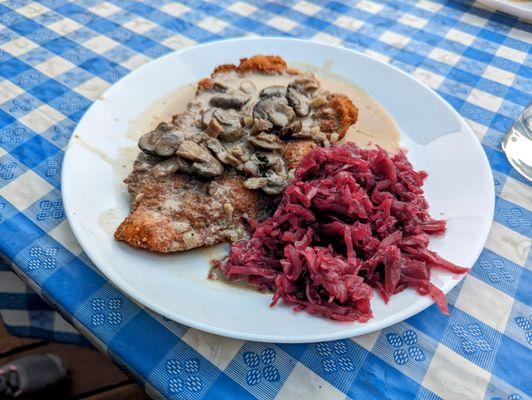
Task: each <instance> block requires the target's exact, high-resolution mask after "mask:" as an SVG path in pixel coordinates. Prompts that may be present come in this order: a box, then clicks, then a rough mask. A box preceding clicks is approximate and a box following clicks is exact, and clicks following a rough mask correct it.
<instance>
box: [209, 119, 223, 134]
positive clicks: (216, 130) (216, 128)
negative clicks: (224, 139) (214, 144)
mask: <svg viewBox="0 0 532 400" xmlns="http://www.w3.org/2000/svg"><path fill="white" fill-rule="evenodd" d="M223 131H224V127H223V126H222V125H221V124H220V123H219V122H218V120H217V119H216V118H211V122H209V125H207V129H205V133H206V134H207V135H209V136H210V137H213V138H217V137H218V136H220V134H221V133H222V132H223Z"/></svg>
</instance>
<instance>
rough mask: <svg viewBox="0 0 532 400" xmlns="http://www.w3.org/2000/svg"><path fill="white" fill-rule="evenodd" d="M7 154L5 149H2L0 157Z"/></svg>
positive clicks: (0, 149)
mask: <svg viewBox="0 0 532 400" xmlns="http://www.w3.org/2000/svg"><path fill="white" fill-rule="evenodd" d="M6 154H7V151H5V150H4V149H3V148H1V147H0V157H2V156H5V155H6Z"/></svg>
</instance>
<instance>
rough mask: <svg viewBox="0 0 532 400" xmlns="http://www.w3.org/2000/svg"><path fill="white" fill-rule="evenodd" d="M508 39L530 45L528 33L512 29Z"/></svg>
mask: <svg viewBox="0 0 532 400" xmlns="http://www.w3.org/2000/svg"><path fill="white" fill-rule="evenodd" d="M508 37H511V38H513V39H517V40H520V41H521V42H524V43H528V44H530V33H529V32H526V31H524V30H523V29H519V28H512V29H510V31H509V32H508Z"/></svg>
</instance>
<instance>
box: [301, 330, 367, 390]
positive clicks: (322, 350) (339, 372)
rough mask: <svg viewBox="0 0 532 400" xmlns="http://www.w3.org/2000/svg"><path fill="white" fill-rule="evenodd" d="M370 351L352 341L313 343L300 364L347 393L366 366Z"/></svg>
mask: <svg viewBox="0 0 532 400" xmlns="http://www.w3.org/2000/svg"><path fill="white" fill-rule="evenodd" d="M368 354H369V353H368V351H367V350H366V349H364V348H363V347H362V346H360V345H358V344H357V343H355V342H353V341H352V340H351V339H343V340H335V341H333V342H323V343H312V344H309V345H308V349H307V351H306V352H305V353H304V354H303V355H302V356H301V357H300V362H301V363H303V364H304V365H305V366H306V367H307V368H309V369H310V370H312V371H313V372H315V373H316V374H317V375H319V376H321V377H322V378H323V379H325V380H326V381H327V382H329V383H331V384H332V385H333V386H335V387H336V388H338V389H339V390H341V391H343V392H345V391H346V390H347V389H348V388H349V386H350V384H351V382H352V381H353V379H355V376H356V374H357V373H358V370H359V369H360V368H361V366H362V365H363V364H364V360H365V359H366V357H367V356H368Z"/></svg>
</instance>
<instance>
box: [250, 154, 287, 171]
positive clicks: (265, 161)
mask: <svg viewBox="0 0 532 400" xmlns="http://www.w3.org/2000/svg"><path fill="white" fill-rule="evenodd" d="M250 160H251V161H252V162H253V163H255V164H256V165H258V166H259V169H262V170H266V169H268V168H271V169H272V170H274V171H275V172H279V173H281V172H282V171H284V162H283V159H282V157H281V156H280V155H279V154H278V153H272V152H268V151H257V152H255V153H253V155H252V156H251V158H250Z"/></svg>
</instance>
